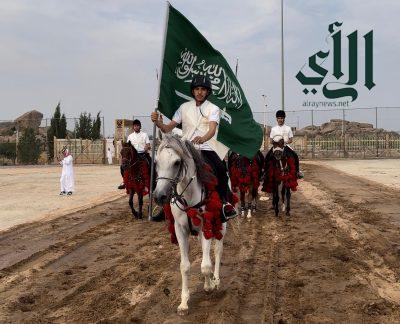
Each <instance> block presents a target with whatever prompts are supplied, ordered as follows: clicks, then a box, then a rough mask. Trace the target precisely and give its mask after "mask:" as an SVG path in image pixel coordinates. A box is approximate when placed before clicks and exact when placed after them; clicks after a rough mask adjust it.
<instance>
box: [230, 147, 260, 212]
mask: <svg viewBox="0 0 400 324" xmlns="http://www.w3.org/2000/svg"><path fill="white" fill-rule="evenodd" d="M263 163H264V157H263V155H262V153H261V152H260V151H258V152H257V154H256V155H255V156H254V157H253V158H252V159H249V158H247V157H245V156H243V155H240V154H238V153H235V152H231V153H230V154H229V157H228V171H229V178H230V179H231V185H232V191H233V192H237V191H239V192H240V208H241V214H242V215H243V216H244V214H245V212H246V196H248V205H247V217H248V218H250V217H251V213H252V212H255V211H256V209H257V197H258V187H259V185H260V178H261V174H262V166H263ZM249 196H250V197H249Z"/></svg>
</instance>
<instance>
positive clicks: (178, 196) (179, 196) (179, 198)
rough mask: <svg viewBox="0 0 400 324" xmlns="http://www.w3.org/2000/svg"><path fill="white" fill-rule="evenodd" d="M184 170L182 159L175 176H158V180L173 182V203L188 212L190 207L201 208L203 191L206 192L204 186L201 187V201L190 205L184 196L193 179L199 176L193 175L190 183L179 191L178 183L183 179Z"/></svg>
mask: <svg viewBox="0 0 400 324" xmlns="http://www.w3.org/2000/svg"><path fill="white" fill-rule="evenodd" d="M182 172H183V162H182V161H181V162H180V164H179V170H178V172H177V174H176V176H175V178H173V179H172V178H167V177H157V178H156V181H158V180H168V181H169V182H170V183H171V184H172V194H171V203H172V204H175V205H176V206H177V207H178V208H179V209H180V210H181V211H184V212H186V211H187V210H188V209H189V208H199V207H201V206H203V205H204V199H203V193H204V188H202V189H201V199H200V202H199V203H197V204H196V205H194V206H192V207H189V206H188V203H187V201H186V199H185V198H184V197H183V194H184V193H185V191H186V190H187V188H188V187H189V186H190V184H191V183H192V181H193V180H194V179H195V178H196V177H197V176H196V175H194V176H192V177H191V178H190V180H189V182H188V184H187V185H186V186H185V188H184V189H183V190H182V192H181V193H178V183H179V182H180V181H181V179H180V177H181V174H182ZM177 202H179V203H180V204H181V205H182V206H184V208H181V207H180V206H179V205H178V204H177Z"/></svg>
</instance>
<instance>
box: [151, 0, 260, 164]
mask: <svg viewBox="0 0 400 324" xmlns="http://www.w3.org/2000/svg"><path fill="white" fill-rule="evenodd" d="M167 17H168V18H167V22H168V23H167V30H166V38H165V48H164V57H163V60H162V74H161V83H160V96H159V101H158V110H159V111H160V112H162V113H163V114H164V115H165V116H167V117H168V118H170V119H171V118H172V116H173V115H174V113H175V111H176V110H177V109H178V108H179V106H180V105H181V104H182V103H184V102H186V101H188V100H191V99H192V97H191V93H190V83H191V81H192V79H193V77H194V76H195V75H206V76H207V77H208V78H209V79H210V80H211V83H212V94H211V95H210V96H209V97H208V100H209V101H211V102H212V103H213V104H215V105H217V106H218V107H219V108H220V109H221V120H220V125H219V131H218V138H217V139H218V141H220V142H221V143H223V144H225V145H226V146H227V147H229V148H230V149H231V150H232V151H234V152H237V153H240V154H242V155H245V156H247V157H249V158H252V157H253V156H254V155H255V154H256V152H257V151H258V150H259V149H260V146H261V143H262V129H261V127H260V125H259V124H258V123H256V121H255V120H254V119H253V114H252V112H251V109H250V106H249V104H248V102H247V100H246V97H245V95H244V93H243V90H242V88H241V87H240V84H239V82H238V80H237V79H236V77H235V75H234V73H233V72H232V70H231V68H230V67H229V65H228V63H227V62H226V60H225V58H224V57H223V56H222V54H221V53H220V52H218V51H217V50H215V49H214V48H213V47H212V46H211V44H210V43H209V42H208V41H207V39H205V38H204V36H203V35H202V34H200V32H199V31H198V30H197V29H196V28H195V27H194V26H193V25H192V23H191V22H190V21H189V20H187V19H186V18H185V16H183V15H182V14H181V13H180V12H179V11H178V10H176V9H175V8H173V7H172V6H171V5H170V4H169V5H168V15H167Z"/></svg>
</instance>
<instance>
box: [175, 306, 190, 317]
mask: <svg viewBox="0 0 400 324" xmlns="http://www.w3.org/2000/svg"><path fill="white" fill-rule="evenodd" d="M177 312H178V315H179V316H186V315H188V314H189V308H188V307H186V308H184V307H180V306H179V307H178V310H177Z"/></svg>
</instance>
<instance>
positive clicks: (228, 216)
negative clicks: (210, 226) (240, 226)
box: [222, 203, 238, 220]
mask: <svg viewBox="0 0 400 324" xmlns="http://www.w3.org/2000/svg"><path fill="white" fill-rule="evenodd" d="M225 207H230V208H231V210H230V211H226V212H225ZM222 215H224V217H225V219H226V220H229V219H232V218H235V217H236V216H237V215H238V214H237V211H236V209H235V207H233V206H232V205H231V204H230V203H225V204H223V205H222Z"/></svg>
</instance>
